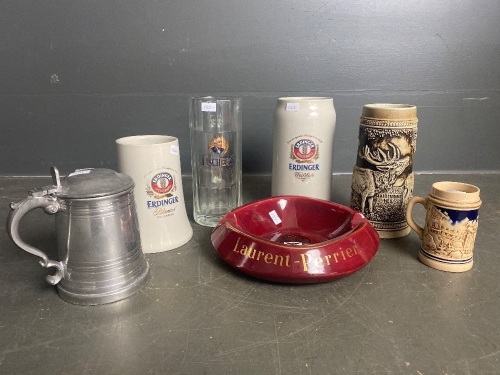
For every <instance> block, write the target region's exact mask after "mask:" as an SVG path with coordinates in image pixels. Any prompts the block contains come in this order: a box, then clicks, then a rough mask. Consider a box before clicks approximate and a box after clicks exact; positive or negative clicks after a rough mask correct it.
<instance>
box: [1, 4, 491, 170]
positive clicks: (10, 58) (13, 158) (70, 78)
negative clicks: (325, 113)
mask: <svg viewBox="0 0 500 375" xmlns="http://www.w3.org/2000/svg"><path fill="white" fill-rule="evenodd" d="M0 35H1V38H0V175H47V174H48V173H49V170H48V168H49V167H50V166H51V165H56V166H58V168H59V170H60V171H61V173H62V174H66V173H68V172H70V171H71V170H73V169H75V168H83V167H99V166H103V167H107V168H116V156H115V145H114V140H115V139H116V138H119V137H122V136H126V135H134V134H153V133H159V134H169V135H173V136H176V137H179V139H180V146H181V158H182V170H183V173H189V172H190V169H191V167H190V160H189V147H190V145H189V130H188V110H187V99H188V98H189V96H191V95H202V94H215V95H218V94H221V95H222V94H224V95H236V96H241V97H243V137H244V138H243V139H244V150H243V166H244V172H245V173H259V174H260V173H270V172H271V155H272V116H273V111H274V107H275V103H276V98H277V97H280V96H289V95H294V96H295V95H318V96H323V95H327V96H332V97H333V98H334V103H335V107H336V110H337V130H336V135H335V145H334V173H341V172H351V171H352V166H353V165H354V162H355V157H356V147H357V142H358V141H357V134H358V126H359V116H360V114H361V108H362V106H363V104H365V103H373V102H400V103H410V104H415V105H417V106H418V117H419V135H418V140H417V153H416V155H415V164H414V169H415V170H416V171H442V170H453V171H459V170H466V171H469V170H475V171H477V170H489V171H499V170H500V152H499V149H500V135H499V131H498V129H499V126H498V123H499V118H500V93H499V89H500V70H499V62H500V61H499V59H500V2H499V1H497V0H462V1H455V0H441V1H432V0H427V1H423V0H422V1H400V0H387V1H373V0H364V1H363V0H358V1H319V0H307V1H306V0H300V1H299V0H297V1H295V0H265V1H264V0H258V1H229V0H211V1H208V0H207V1H191V0H184V1H181V0H179V1H166V0H163V1H153V0H142V1H135V0H123V1H51V0H44V1H23V0H18V1H8V0H6V1H2V2H1V3H0Z"/></svg>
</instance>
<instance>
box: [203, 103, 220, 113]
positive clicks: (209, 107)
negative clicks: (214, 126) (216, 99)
mask: <svg viewBox="0 0 500 375" xmlns="http://www.w3.org/2000/svg"><path fill="white" fill-rule="evenodd" d="M216 110H217V103H201V111H202V112H215V111H216Z"/></svg>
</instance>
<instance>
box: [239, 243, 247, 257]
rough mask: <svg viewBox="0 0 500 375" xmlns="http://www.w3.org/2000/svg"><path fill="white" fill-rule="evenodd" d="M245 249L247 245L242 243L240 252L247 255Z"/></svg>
mask: <svg viewBox="0 0 500 375" xmlns="http://www.w3.org/2000/svg"><path fill="white" fill-rule="evenodd" d="M247 249H248V247H247V245H243V246H242V247H241V250H240V254H241V255H247Z"/></svg>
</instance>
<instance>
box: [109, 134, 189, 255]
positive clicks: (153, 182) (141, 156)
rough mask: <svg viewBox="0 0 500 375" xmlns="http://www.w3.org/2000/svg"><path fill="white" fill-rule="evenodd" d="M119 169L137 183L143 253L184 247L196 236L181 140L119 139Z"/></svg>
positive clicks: (167, 137)
mask: <svg viewBox="0 0 500 375" xmlns="http://www.w3.org/2000/svg"><path fill="white" fill-rule="evenodd" d="M116 144H117V152H118V170H119V171H120V172H122V173H125V174H128V175H129V176H130V177H132V178H133V179H134V181H135V185H136V190H135V198H136V201H137V215H138V217H139V228H140V231H141V241H142V250H143V251H144V252H145V253H157V252H160V251H166V250H172V249H175V248H177V247H179V246H182V245H184V244H185V243H186V242H188V241H189V240H190V239H191V237H192V236H193V229H192V228H191V224H190V223H189V219H188V217H187V213H186V206H185V202H184V192H183V190H182V175H181V162H180V156H179V140H178V139H177V138H175V137H170V136H167V135H136V136H131V137H124V138H120V139H117V140H116Z"/></svg>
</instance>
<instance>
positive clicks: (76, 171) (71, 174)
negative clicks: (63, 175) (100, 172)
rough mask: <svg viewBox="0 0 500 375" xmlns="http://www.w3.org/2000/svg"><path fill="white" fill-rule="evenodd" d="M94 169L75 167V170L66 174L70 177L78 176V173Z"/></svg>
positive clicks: (85, 172)
mask: <svg viewBox="0 0 500 375" xmlns="http://www.w3.org/2000/svg"><path fill="white" fill-rule="evenodd" d="M92 169H94V168H87V169H77V170H75V171H74V172H73V173H70V174H69V175H68V177H71V176H78V175H79V174H87V173H90V171H91V170H92Z"/></svg>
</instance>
